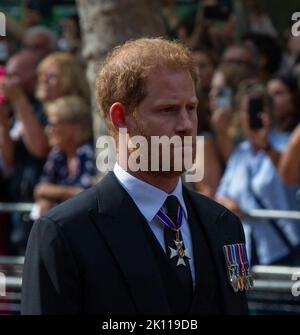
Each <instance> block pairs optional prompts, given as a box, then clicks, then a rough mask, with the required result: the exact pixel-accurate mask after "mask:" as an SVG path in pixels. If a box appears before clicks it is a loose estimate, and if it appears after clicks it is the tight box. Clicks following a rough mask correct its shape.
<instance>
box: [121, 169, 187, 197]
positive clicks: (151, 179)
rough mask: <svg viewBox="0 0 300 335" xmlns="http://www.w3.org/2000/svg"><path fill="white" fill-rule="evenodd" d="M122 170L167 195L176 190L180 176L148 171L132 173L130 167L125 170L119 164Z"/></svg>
mask: <svg viewBox="0 0 300 335" xmlns="http://www.w3.org/2000/svg"><path fill="white" fill-rule="evenodd" d="M118 164H119V165H120V166H121V168H122V169H124V170H125V171H126V172H127V173H129V174H131V175H132V176H133V177H135V178H138V179H140V180H142V181H144V182H146V183H148V184H150V185H152V186H154V187H157V188H159V189H161V190H163V191H165V192H166V193H171V192H173V191H174V190H175V188H176V186H177V184H178V180H179V178H180V176H178V175H175V176H169V175H168V176H167V175H164V174H162V173H159V172H147V171H131V170H130V169H129V168H128V167H127V169H126V168H124V166H122V165H121V164H120V163H118Z"/></svg>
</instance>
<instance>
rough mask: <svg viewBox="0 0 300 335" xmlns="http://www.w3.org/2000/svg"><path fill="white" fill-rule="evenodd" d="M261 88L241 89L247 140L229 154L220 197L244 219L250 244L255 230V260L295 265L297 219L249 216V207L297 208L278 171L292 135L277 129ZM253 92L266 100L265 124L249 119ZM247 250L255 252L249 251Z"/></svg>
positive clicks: (298, 256)
mask: <svg viewBox="0 0 300 335" xmlns="http://www.w3.org/2000/svg"><path fill="white" fill-rule="evenodd" d="M257 87H258V86H254V85H253V86H252V87H251V85H249V87H248V88H247V89H245V90H244V92H240V99H239V108H240V116H241V125H242V128H243V132H244V134H245V136H246V140H245V141H244V142H242V143H241V144H240V145H238V146H237V148H236V149H235V150H234V152H233V153H232V154H231V156H230V158H229V161H228V164H227V167H226V170H225V173H224V175H223V177H222V179H221V182H220V185H219V187H218V189H217V193H216V198H217V200H218V201H219V202H220V203H222V204H223V205H224V206H226V207H227V208H229V209H231V210H232V211H234V212H235V213H236V214H237V215H239V216H240V218H241V219H242V221H243V224H244V229H245V233H246V238H247V239H248V240H247V245H248V247H250V245H251V243H250V233H251V236H252V238H253V241H254V245H255V250H256V254H257V255H256V256H257V260H254V259H252V264H253V263H255V262H257V263H259V264H282V265H297V264H300V251H299V250H300V248H299V247H300V224H299V222H295V221H293V220H288V219H279V220H276V222H274V221H271V220H267V219H261V220H255V219H252V218H249V217H247V215H246V214H245V213H247V211H249V210H251V209H277V210H290V209H296V208H293V205H294V204H295V195H296V193H295V192H291V189H290V188H288V187H287V185H285V184H284V183H283V182H282V180H281V178H280V177H279V175H278V172H277V168H278V164H279V162H280V158H281V152H282V151H283V150H284V149H285V148H286V145H287V142H288V139H289V134H288V133H287V132H283V131H278V130H276V129H274V127H273V124H272V122H271V121H272V115H271V110H270V108H269V106H268V103H267V100H266V99H264V98H265V97H264V95H263V92H262V91H261V90H259V89H258V88H257ZM255 95H258V96H259V95H260V96H261V97H262V98H263V99H264V108H263V110H262V113H261V114H260V115H261V116H260V118H261V122H256V124H255V122H254V123H253V122H251V120H250V114H249V106H250V103H249V101H250V99H251V98H253V97H254V96H255ZM259 123H260V125H259ZM254 125H256V127H254ZM271 126H272V127H271ZM252 246H253V244H252ZM248 251H249V253H250V254H251V250H248ZM252 251H253V250H252ZM252 255H255V253H252Z"/></svg>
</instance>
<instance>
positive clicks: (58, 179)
mask: <svg viewBox="0 0 300 335" xmlns="http://www.w3.org/2000/svg"><path fill="white" fill-rule="evenodd" d="M2 2H3V5H2ZM14 2H15V3H14ZM270 3H273V1H260V0H245V1H244V0H238V1H231V0H208V1H205V0H198V1H197V0H186V1H183V0H182V1H179V0H178V1H176V0H169V1H166V0H165V1H161V15H163V19H164V23H165V31H166V35H167V36H168V37H169V38H170V39H178V40H180V41H181V42H182V43H184V44H186V45H187V46H188V47H189V48H190V49H191V50H192V52H193V57H194V61H195V64H196V66H197V68H198V74H199V79H200V86H199V88H198V96H199V101H200V104H199V110H198V135H202V136H204V143H205V150H204V156H205V159H204V163H205V167H204V179H203V180H202V181H201V182H199V183H194V184H193V185H188V186H189V187H192V188H194V189H195V190H196V191H197V192H200V193H202V194H204V195H206V196H208V197H211V198H214V199H215V200H216V201H218V202H220V203H221V204H223V205H224V206H226V207H227V208H229V209H230V210H232V211H233V212H234V213H235V214H237V215H238V216H239V217H240V219H241V220H242V222H243V225H244V230H245V233H246V240H247V247H248V251H249V254H250V255H251V262H252V264H281V265H291V266H296V265H300V221H296V220H292V219H289V218H288V217H287V218H280V219H259V220H257V219H254V218H251V217H249V216H248V215H247V213H248V212H249V211H250V210H252V209H269V210H272V209H276V210H286V211H300V192H299V190H300V97H299V94H300V36H299V37H296V36H293V35H292V34H291V25H292V24H293V23H292V22H291V21H287V22H283V23H282V22H280V20H279V19H278V16H280V13H279V14H278V12H277V17H276V15H275V14H274V13H272V11H271V10H269V9H270ZM295 3H296V2H295ZM290 5H291V9H294V11H296V9H297V8H296V6H295V5H294V7H293V5H292V2H291V4H290ZM299 9H300V8H299ZM0 11H2V12H4V13H6V16H7V36H5V37H0V202H1V203H6V204H7V203H13V204H15V203H35V204H36V206H35V207H34V210H33V211H32V212H31V215H28V213H23V212H20V211H13V212H10V213H6V212H5V211H2V212H0V254H2V255H23V254H24V251H25V247H26V242H27V238H28V234H29V231H30V228H31V224H32V221H33V218H34V217H35V216H37V215H40V214H42V213H45V212H46V211H47V210H49V209H50V208H51V207H53V206H55V205H56V204H58V203H60V202H62V201H64V200H66V199H68V198H70V197H72V196H74V195H76V194H78V193H79V192H81V191H82V190H84V189H86V188H88V187H90V186H92V185H93V184H94V183H95V182H96V180H97V178H96V176H97V169H96V160H95V149H94V148H95V146H94V140H95V137H97V136H98V135H99V134H93V115H92V111H91V110H92V99H91V95H92V92H90V88H89V85H88V81H87V77H86V66H87V64H86V59H85V58H84V57H83V56H82V52H81V51H82V44H83V39H82V31H81V28H80V21H79V17H78V11H77V6H76V3H75V1H71V0H69V1H38V0H26V1H5V0H3V1H1V5H0ZM271 13H272V15H271ZM291 13H292V12H291ZM291 13H290V14H291ZM289 18H290V16H289Z"/></svg>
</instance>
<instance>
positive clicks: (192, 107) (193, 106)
mask: <svg viewBox="0 0 300 335" xmlns="http://www.w3.org/2000/svg"><path fill="white" fill-rule="evenodd" d="M187 110H188V111H189V112H193V111H195V110H197V106H195V105H191V106H187Z"/></svg>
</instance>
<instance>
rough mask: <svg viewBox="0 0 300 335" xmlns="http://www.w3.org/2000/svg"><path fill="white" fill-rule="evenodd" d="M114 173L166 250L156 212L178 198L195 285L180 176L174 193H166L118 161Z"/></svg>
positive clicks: (189, 232) (184, 238) (183, 232)
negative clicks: (169, 197) (172, 196)
mask: <svg viewBox="0 0 300 335" xmlns="http://www.w3.org/2000/svg"><path fill="white" fill-rule="evenodd" d="M114 174H115V176H116V177H117V179H118V180H119V182H120V183H121V185H122V186H123V187H124V189H125V190H126V191H127V193H128V194H129V195H130V197H131V198H132V200H133V201H134V203H135V204H136V206H137V207H138V209H139V210H140V212H141V213H142V215H143V216H144V217H145V219H146V220H147V222H148V224H149V226H150V228H151V230H152V232H153V234H154V235H155V237H156V238H157V240H158V242H159V244H160V245H161V247H162V248H163V250H164V251H165V252H166V248H165V241H164V224H163V223H162V222H161V221H160V219H158V218H157V216H156V214H157V213H158V211H159V210H160V209H161V208H162V207H163V204H164V203H165V201H166V199H167V197H168V196H169V195H174V196H176V198H177V199H178V201H179V203H180V205H181V207H182V209H183V211H184V215H183V222H182V226H181V229H180V231H181V234H182V239H183V242H184V246H185V248H186V249H188V253H189V256H190V257H191V258H190V259H189V263H190V268H191V273H192V280H193V285H194V286H195V267H194V257H193V247H192V238H191V231H190V228H189V225H188V224H187V218H188V214H187V209H186V206H185V203H184V200H183V195H182V181H181V179H180V178H179V181H178V184H177V186H176V188H175V189H174V191H173V192H172V193H166V192H165V191H163V190H161V189H159V188H157V187H155V186H152V185H150V184H148V183H146V182H144V181H142V180H140V179H138V178H136V177H134V176H132V175H131V174H129V173H128V172H126V171H125V170H124V169H122V168H121V167H120V165H119V164H118V163H116V164H115V166H114Z"/></svg>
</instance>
